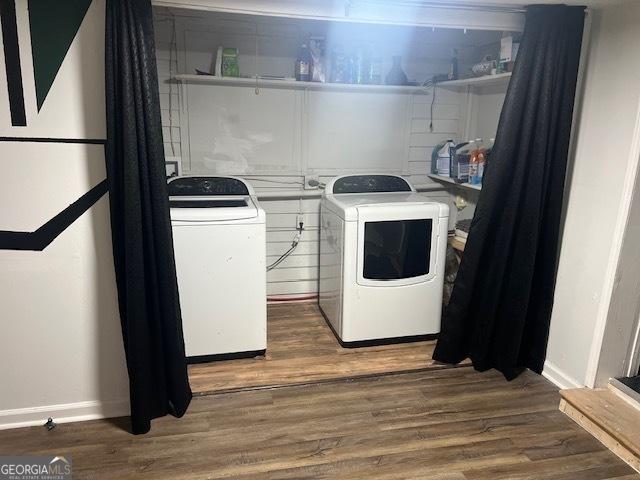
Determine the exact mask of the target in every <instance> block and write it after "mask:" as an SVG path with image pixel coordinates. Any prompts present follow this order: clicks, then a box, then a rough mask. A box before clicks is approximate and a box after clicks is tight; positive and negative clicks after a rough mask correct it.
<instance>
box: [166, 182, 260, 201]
mask: <svg viewBox="0 0 640 480" xmlns="http://www.w3.org/2000/svg"><path fill="white" fill-rule="evenodd" d="M167 191H168V193H169V196H170V197H174V196H175V197H177V196H189V197H196V196H201V195H206V196H218V195H224V196H228V195H250V193H249V189H248V188H247V185H246V184H245V183H244V182H243V181H242V180H240V179H238V178H230V177H173V178H172V179H171V180H170V181H169V183H168V184H167Z"/></svg>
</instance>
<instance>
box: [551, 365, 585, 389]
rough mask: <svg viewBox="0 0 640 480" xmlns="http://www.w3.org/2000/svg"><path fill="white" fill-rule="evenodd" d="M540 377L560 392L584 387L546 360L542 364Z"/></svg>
mask: <svg viewBox="0 0 640 480" xmlns="http://www.w3.org/2000/svg"><path fill="white" fill-rule="evenodd" d="M542 376H543V377H544V378H546V379H547V380H549V381H550V382H551V383H553V384H554V385H555V386H556V387H558V388H559V389H560V390H566V389H568V388H582V387H584V384H582V383H580V382H579V381H578V380H576V379H575V378H573V377H572V376H571V375H568V374H567V373H565V372H564V371H562V370H561V369H560V368H558V367H557V366H556V365H554V364H553V363H551V362H549V361H548V360H547V361H545V362H544V369H543V370H542Z"/></svg>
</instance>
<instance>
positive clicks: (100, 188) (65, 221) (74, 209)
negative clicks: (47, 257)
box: [0, 180, 109, 251]
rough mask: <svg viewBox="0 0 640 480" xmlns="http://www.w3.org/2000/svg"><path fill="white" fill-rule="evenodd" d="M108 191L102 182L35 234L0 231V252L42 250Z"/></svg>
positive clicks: (104, 182)
mask: <svg viewBox="0 0 640 480" xmlns="http://www.w3.org/2000/svg"><path fill="white" fill-rule="evenodd" d="M108 189H109V187H108V186H107V181H106V180H103V181H102V182H100V183H99V184H98V185H96V186H95V187H93V188H92V189H91V190H89V191H88V192H87V193H85V194H84V195H83V196H81V197H80V198H79V199H78V200H76V201H75V202H73V203H72V204H71V205H69V206H68V207H67V208H65V209H64V210H63V211H62V212H60V213H59V214H57V215H56V216H55V217H53V218H52V219H51V220H49V221H48V222H47V223H45V224H44V225H42V226H41V227H40V228H38V229H37V230H36V231H35V232H10V231H0V250H33V251H42V250H44V249H45V248H46V247H47V246H48V245H49V244H50V243H51V242H53V241H54V240H55V239H56V238H57V237H58V235H60V234H61V233H62V232H64V231H65V230H66V229H67V228H68V227H69V226H70V225H71V224H72V223H73V222H75V221H76V220H77V219H78V218H79V217H80V215H82V214H83V213H84V212H86V211H87V210H89V208H91V206H93V204H94V203H96V202H97V201H98V200H99V199H100V198H101V197H102V196H103V195H104V194H105V193H107V191H108Z"/></svg>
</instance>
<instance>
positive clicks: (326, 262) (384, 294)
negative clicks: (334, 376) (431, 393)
mask: <svg viewBox="0 0 640 480" xmlns="http://www.w3.org/2000/svg"><path fill="white" fill-rule="evenodd" d="M320 212H321V213H320V216H321V232H320V286H319V290H320V292H319V304H320V308H321V310H322V312H323V314H324V316H325V318H326V320H327V322H328V324H329V326H330V327H331V328H332V330H333V331H334V333H335V335H336V336H337V338H338V340H339V341H340V343H341V344H342V345H343V346H345V347H357V346H363V345H370V344H384V343H400V342H406V341H417V340H421V339H423V338H428V336H430V335H433V334H436V333H438V332H439V331H440V318H441V313H442V288H443V282H444V264H445V256H446V247H447V233H448V232H447V230H448V217H449V207H448V205H446V204H444V203H440V202H435V201H432V200H430V199H429V198H428V197H426V196H424V195H422V194H419V193H417V192H416V191H415V189H414V188H413V187H412V186H411V184H410V183H409V182H408V181H407V180H406V179H404V178H402V177H400V176H396V175H345V176H341V177H337V178H335V179H333V180H332V181H330V182H329V183H328V184H327V185H326V187H325V193H324V195H323V198H322V202H321V207H320Z"/></svg>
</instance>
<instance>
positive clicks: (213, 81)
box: [174, 74, 431, 94]
mask: <svg viewBox="0 0 640 480" xmlns="http://www.w3.org/2000/svg"><path fill="white" fill-rule="evenodd" d="M174 79H175V80H177V81H179V82H186V83H199V84H209V85H226V86H237V87H256V86H257V87H258V88H281V89H289V90H331V91H346V92H366V93H374V92H380V93H423V94H426V93H430V91H431V90H430V89H427V88H425V87H421V86H411V85H360V84H351V83H321V82H298V81H296V80H290V79H283V80H281V79H270V78H269V79H266V78H258V79H257V80H256V79H255V78H246V77H216V76H214V75H193V74H181V75H176V76H175V77H174Z"/></svg>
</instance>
